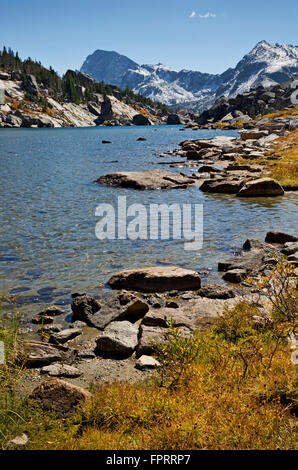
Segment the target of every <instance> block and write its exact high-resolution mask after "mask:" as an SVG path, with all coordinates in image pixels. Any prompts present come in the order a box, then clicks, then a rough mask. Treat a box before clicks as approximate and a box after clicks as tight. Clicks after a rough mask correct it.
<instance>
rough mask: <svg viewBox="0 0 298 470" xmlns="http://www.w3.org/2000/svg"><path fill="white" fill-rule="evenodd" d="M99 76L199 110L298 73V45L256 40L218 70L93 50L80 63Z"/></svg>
mask: <svg viewBox="0 0 298 470" xmlns="http://www.w3.org/2000/svg"><path fill="white" fill-rule="evenodd" d="M81 71H82V72H85V73H88V74H89V75H91V76H92V77H94V78H96V79H97V80H99V81H101V80H103V81H107V82H109V83H111V84H113V85H117V86H119V87H120V88H122V89H125V88H127V87H128V88H130V89H132V90H133V91H134V92H135V93H140V94H142V95H144V96H146V97H149V98H150V99H152V100H158V101H161V102H163V103H165V104H167V105H168V106H170V107H173V108H177V107H182V108H188V109H192V110H194V111H202V110H205V109H207V108H209V107H210V106H212V104H213V103H214V102H215V101H216V99H217V98H218V97H220V96H222V95H224V96H226V97H227V98H232V97H236V96H237V95H238V94H239V93H244V92H247V91H249V90H250V89H251V88H255V87H257V86H264V87H268V86H273V85H276V84H278V83H282V82H285V81H287V80H289V79H290V78H291V76H292V75H293V74H295V73H298V47H297V46H292V45H279V44H275V45H271V44H269V43H268V42H266V41H261V42H259V43H258V44H257V45H256V46H255V47H254V48H253V49H252V51H250V52H249V53H248V54H247V55H245V56H244V57H243V59H242V60H241V61H240V62H239V63H238V64H237V65H236V67H235V68H229V69H228V70H226V71H225V72H224V73H222V74H216V75H214V74H208V73H201V72H198V71H192V70H181V71H179V72H178V71H176V70H174V69H171V68H170V67H167V66H165V65H163V64H157V65H139V64H137V63H136V62H134V61H132V60H131V59H129V58H128V57H126V56H123V55H120V54H118V53H117V52H115V51H112V52H109V51H103V50H97V51H95V52H94V53H93V54H91V55H89V56H88V57H87V59H86V60H85V62H84V63H83V65H82V67H81Z"/></svg>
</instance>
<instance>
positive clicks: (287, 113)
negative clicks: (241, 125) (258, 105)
mask: <svg viewBox="0 0 298 470" xmlns="http://www.w3.org/2000/svg"><path fill="white" fill-rule="evenodd" d="M292 116H298V109H297V108H293V109H283V110H281V111H276V112H275V113H269V114H264V115H263V116H258V117H257V118H256V121H258V120H260V119H264V118H269V119H270V120H273V119H275V118H279V117H292Z"/></svg>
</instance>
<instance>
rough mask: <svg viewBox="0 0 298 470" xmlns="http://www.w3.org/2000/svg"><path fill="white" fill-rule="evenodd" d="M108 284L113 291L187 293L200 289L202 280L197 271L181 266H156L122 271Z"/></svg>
mask: <svg viewBox="0 0 298 470" xmlns="http://www.w3.org/2000/svg"><path fill="white" fill-rule="evenodd" d="M108 284H109V285H110V286H111V287H112V289H127V290H136V291H140V292H166V291H171V290H178V291H187V290H197V289H200V287H201V279H200V276H199V274H198V273H197V272H196V271H191V270H188V269H184V268H180V267H179V266H154V267H151V268H143V269H132V270H128V271H120V272H118V273H116V274H114V275H113V276H112V277H111V278H110V280H109V282H108Z"/></svg>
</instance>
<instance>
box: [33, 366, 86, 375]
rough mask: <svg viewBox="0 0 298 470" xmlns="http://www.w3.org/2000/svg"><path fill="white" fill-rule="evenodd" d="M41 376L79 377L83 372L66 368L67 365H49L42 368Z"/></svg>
mask: <svg viewBox="0 0 298 470" xmlns="http://www.w3.org/2000/svg"><path fill="white" fill-rule="evenodd" d="M40 372H41V373H42V374H48V375H50V376H51V377H69V378H74V377H80V376H81V375H82V374H83V372H82V371H80V370H79V369H77V368H76V367H73V366H68V365H67V364H59V363H58V364H51V365H49V366H44V367H42V369H41V371H40Z"/></svg>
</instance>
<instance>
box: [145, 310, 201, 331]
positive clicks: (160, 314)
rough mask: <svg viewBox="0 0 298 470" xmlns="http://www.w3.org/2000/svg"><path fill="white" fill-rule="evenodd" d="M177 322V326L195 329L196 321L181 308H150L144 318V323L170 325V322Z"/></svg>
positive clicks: (163, 326)
mask: <svg viewBox="0 0 298 470" xmlns="http://www.w3.org/2000/svg"><path fill="white" fill-rule="evenodd" d="M169 321H173V322H175V326H177V327H178V326H185V327H186V328H189V329H190V330H193V329H195V325H194V322H193V321H192V320H191V319H189V318H187V316H186V315H185V314H184V312H183V311H182V310H180V309H179V308H177V309H176V308H157V309H153V310H149V312H147V313H146V315H145V316H144V318H143V320H142V325H146V326H160V327H162V328H167V327H168V322H169Z"/></svg>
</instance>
